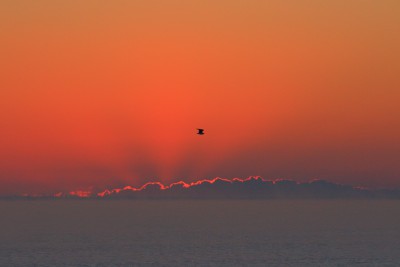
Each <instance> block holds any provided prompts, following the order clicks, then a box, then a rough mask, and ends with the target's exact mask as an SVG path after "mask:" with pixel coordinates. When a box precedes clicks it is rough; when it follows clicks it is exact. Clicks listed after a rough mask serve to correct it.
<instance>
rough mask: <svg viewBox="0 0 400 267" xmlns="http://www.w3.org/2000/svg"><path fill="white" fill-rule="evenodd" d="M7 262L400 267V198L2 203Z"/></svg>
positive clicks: (2, 249) (1, 241)
mask: <svg viewBox="0 0 400 267" xmlns="http://www.w3.org/2000/svg"><path fill="white" fill-rule="evenodd" d="M0 266H7V267H8V266H52V267H57V266H107V267H108V266H185V267H186V266H227V267H228V266H229V267H232V266H296V267H297V266H400V201H396V200H387V201H386V200H29V201H26V200H25V201H24V200H2V201H0Z"/></svg>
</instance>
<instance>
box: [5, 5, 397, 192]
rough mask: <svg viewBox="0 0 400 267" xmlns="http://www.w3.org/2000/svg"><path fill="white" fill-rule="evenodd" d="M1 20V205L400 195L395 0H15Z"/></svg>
mask: <svg viewBox="0 0 400 267" xmlns="http://www.w3.org/2000/svg"><path fill="white" fill-rule="evenodd" d="M0 25H1V27H0V40H1V42H0V62H1V63H0V127H1V131H0V151H1V152H0V170H1V172H0V194H14V193H38V192H39V193H43V192H54V191H63V190H75V189H86V188H88V187H95V188H104V187H110V186H121V185H127V184H130V185H141V184H143V183H144V182H147V181H152V180H160V181H163V182H172V181H177V180H182V179H183V180H186V181H194V180H197V179H200V178H213V177H215V176H221V177H228V178H232V177H247V176H249V175H261V176H263V177H264V178H271V179H272V178H290V179H295V180H298V181H304V180H309V179H313V178H320V179H327V180H329V181H332V182H340V183H347V184H354V185H364V186H378V187H379V186H396V187H399V186H400V164H399V162H400V105H399V101H400V75H399V73H400V49H399V47H400V34H399V32H400V2H399V1H397V0H393V1H390V0H385V1H376V0H370V1H367V0H365V1H356V0H346V1H345V0H342V1H338V0H336V1H330V0H327V1H319V0H314V1H311V0H310V1H297V0H290V1H280V0H275V1H256V0H250V1H248V0H247V1H239V0H229V1H228V0H224V1H222V0H218V1H215V0H202V1H183V0H182V1H161V0H160V1H139V0H137V1H98V0H97V1H94V0H93V1H72V0H71V1H53V0H45V1H40V0H38V1H28V0H21V1H18V0H12V1H11V0H10V1H1V2H0ZM199 127H201V128H205V129H206V135H204V136H197V135H195V132H196V128H199Z"/></svg>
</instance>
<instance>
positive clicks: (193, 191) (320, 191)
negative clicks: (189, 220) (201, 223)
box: [25, 177, 400, 199]
mask: <svg viewBox="0 0 400 267" xmlns="http://www.w3.org/2000/svg"><path fill="white" fill-rule="evenodd" d="M25 198H37V196H35V197H30V196H25ZM47 198H91V199H93V198H97V199H348V198H379V199H400V190H399V189H393V190H389V189H380V190H371V189H364V188H359V187H353V186H349V185H342V184H337V183H331V182H327V181H324V180H313V181H310V182H304V183H298V182H295V181H292V180H275V181H270V180H265V179H262V178H261V177H249V178H247V179H239V178H235V179H232V180H229V179H224V178H215V179H212V180H200V181H197V182H192V183H186V182H182V181H181V182H176V183H172V184H170V185H163V184H162V183H160V182H149V183H146V184H145V185H143V186H141V187H139V188H135V187H132V186H126V187H124V188H115V189H107V190H104V191H102V192H88V191H74V192H69V193H61V192H60V193H57V194H54V195H53V196H47Z"/></svg>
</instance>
